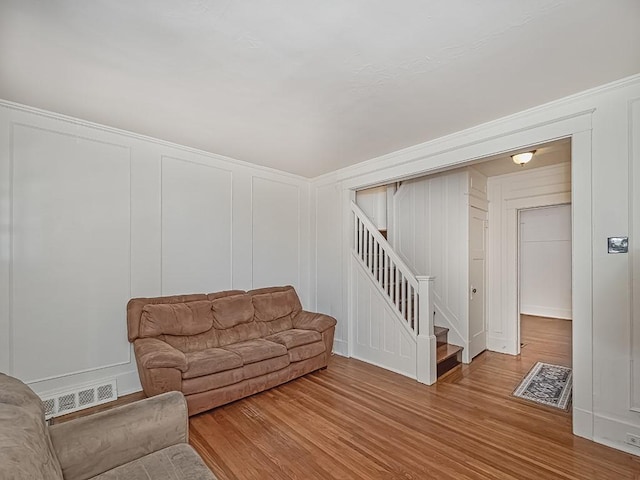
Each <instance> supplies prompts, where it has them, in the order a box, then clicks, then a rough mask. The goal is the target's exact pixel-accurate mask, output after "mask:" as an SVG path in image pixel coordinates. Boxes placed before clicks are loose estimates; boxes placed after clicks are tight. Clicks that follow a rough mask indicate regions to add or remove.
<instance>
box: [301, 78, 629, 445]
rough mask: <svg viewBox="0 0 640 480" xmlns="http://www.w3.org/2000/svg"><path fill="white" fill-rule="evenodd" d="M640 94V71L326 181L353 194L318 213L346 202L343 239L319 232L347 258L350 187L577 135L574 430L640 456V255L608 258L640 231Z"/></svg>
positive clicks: (328, 248) (346, 290)
mask: <svg viewBox="0 0 640 480" xmlns="http://www.w3.org/2000/svg"><path fill="white" fill-rule="evenodd" d="M639 99H640V76H635V77H630V78H628V79H624V80H621V81H619V82H615V83H612V84H609V85H605V86H603V87H600V88H598V89H593V90H591V91H588V92H584V93H581V94H578V95H574V96H571V97H567V98H565V99H561V100H558V101H556V102H553V103H550V104H547V105H543V106H540V107H536V108H533V109H531V110H528V111H525V112H521V113H518V114H516V115H511V116H509V117H505V118H503V119H499V120H496V121H493V122H490V123H487V124H483V125H480V126H478V127H474V128H471V129H468V130H465V131H462V132H458V133H455V134H453V135H449V136H446V137H442V138H440V139H437V140H434V141H431V142H427V143H424V144H421V145H416V146H414V147H410V148H407V149H404V150H401V151H398V152H394V153H392V154H389V155H384V156H382V157H378V158H375V159H372V160H370V161H367V162H362V163H360V164H357V165H354V166H352V167H348V168H345V169H342V170H339V171H337V172H333V173H332V174H330V175H326V176H322V177H319V178H317V179H315V180H314V182H313V187H312V189H313V190H317V189H318V188H320V187H321V188H323V189H325V190H326V189H330V188H331V185H333V186H334V187H335V188H336V189H343V191H344V192H345V193H343V194H342V195H340V194H336V195H335V196H332V198H331V201H327V199H320V198H319V197H317V196H316V197H315V200H314V201H316V205H315V209H314V210H315V211H316V212H317V214H318V215H324V213H323V212H324V211H325V209H327V208H330V209H334V208H335V202H337V201H340V202H342V205H341V212H342V225H343V227H344V226H345V225H346V226H347V228H346V229H345V231H344V232H343V233H342V239H341V242H337V241H335V239H332V240H331V241H330V242H327V243H322V244H321V242H319V241H318V238H319V237H318V236H317V235H318V233H319V232H318V231H313V232H312V235H313V236H314V240H313V242H314V243H315V245H317V249H316V255H317V256H320V255H322V258H326V257H331V256H336V255H343V254H344V249H345V246H346V247H348V246H349V244H350V243H349V242H350V241H351V239H350V232H349V225H350V223H349V222H352V220H350V216H349V211H350V210H349V203H348V198H349V195H348V194H347V193H346V192H348V191H349V190H351V189H361V188H365V187H367V186H371V185H380V184H385V183H391V182H395V181H398V180H402V179H406V178H408V177H413V176H417V175H423V174H428V173H430V172H431V173H433V172H435V171H438V170H441V169H443V168H448V167H452V166H459V165H461V164H464V163H465V162H468V161H472V160H476V159H481V158H485V157H488V156H492V155H497V154H501V153H504V152H509V151H513V150H515V149H520V148H524V147H528V146H535V145H540V144H542V143H546V142H549V141H551V140H555V139H559V138H566V137H571V138H572V165H573V174H572V185H571V192H572V193H571V198H570V201H571V203H572V207H573V219H572V220H573V227H572V228H573V289H572V290H573V305H572V313H573V319H572V320H573V368H574V400H573V428H574V432H575V433H577V434H578V435H580V436H583V437H587V438H593V439H595V440H596V441H599V442H602V443H605V444H608V445H612V446H615V447H616V448H619V449H624V450H627V451H633V452H634V453H638V451H637V450H635V449H633V447H629V446H628V445H626V444H625V443H624V440H625V437H626V434H627V432H629V433H634V434H636V435H639V434H640V413H639V412H640V407H638V405H640V375H638V371H637V368H636V369H633V370H632V366H631V365H632V359H633V360H635V361H634V364H635V365H637V364H640V334H639V333H638V332H639V331H640V306H639V305H638V300H637V298H638V297H640V294H639V293H638V291H639V290H638V288H639V287H638V283H640V281H639V280H638V279H639V278H640V273H638V268H639V265H640V264H639V263H638V261H637V257H638V256H639V255H640V253H638V250H637V246H635V242H634V241H633V238H631V239H630V240H631V241H630V245H631V250H632V254H633V255H634V257H633V261H632V258H631V256H630V255H627V254H618V255H610V254H607V251H606V245H607V237H608V236H621V235H629V234H630V232H635V233H637V232H638V228H639V227H638V225H640V217H639V215H638V208H636V206H637V205H638V204H639V203H640V202H638V191H640V177H639V176H638V174H637V171H638V170H640V166H639V162H640V156H639V154H638V152H639V151H640V139H639V138H638V130H639V125H640V112H639V107H638V105H639V104H640V100H639ZM631 179H633V180H631ZM632 205H633V208H630V207H631V206H632ZM332 212H333V210H332ZM331 215H335V213H331ZM335 221H336V222H337V223H340V219H338V218H335ZM351 224H352V223H351ZM489 229H490V230H491V227H490V228H489ZM488 260H489V261H491V259H490V258H489V259H488ZM341 274H342V275H343V284H342V291H343V295H342V298H343V299H345V301H344V302H343V303H344V305H343V311H342V315H341V316H342V317H344V318H347V316H348V315H349V303H348V301H347V300H348V298H349V294H350V292H351V290H350V289H351V288H352V287H351V286H350V285H349V272H348V270H347V271H345V269H344V268H336V269H335V270H334V271H333V272H332V273H330V272H328V271H325V274H324V276H325V278H327V279H332V280H331V281H335V280H334V279H335V278H337V277H338V276H340V275H341ZM507 283H508V280H503V282H502V284H503V285H507ZM316 287H317V290H316V292H314V293H315V294H316V295H318V293H319V292H320V291H323V290H325V291H326V289H327V286H326V285H323V284H322V283H321V282H320V281H319V282H318V283H317V285H316ZM505 288H506V287H505ZM632 292H635V295H634V296H633V297H632ZM634 302H635V303H634ZM632 305H633V306H634V308H633V309H632ZM630 332H633V334H632V338H633V340H632V341H630Z"/></svg>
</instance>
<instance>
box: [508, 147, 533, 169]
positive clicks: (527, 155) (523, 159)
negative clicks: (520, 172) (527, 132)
mask: <svg viewBox="0 0 640 480" xmlns="http://www.w3.org/2000/svg"><path fill="white" fill-rule="evenodd" d="M534 153H536V151H535V150H532V151H531V152H523V153H516V154H515V155H511V158H512V159H513V163H515V164H516V165H520V166H522V165H524V164H525V163H527V162H529V161H530V160H531V159H532V158H533V154H534Z"/></svg>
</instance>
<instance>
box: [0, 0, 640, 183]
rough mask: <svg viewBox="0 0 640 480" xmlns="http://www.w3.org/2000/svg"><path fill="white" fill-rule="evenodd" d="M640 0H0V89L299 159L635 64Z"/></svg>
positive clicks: (470, 115) (450, 123)
mask: <svg viewBox="0 0 640 480" xmlns="http://www.w3.org/2000/svg"><path fill="white" fill-rule="evenodd" d="M638 45H640V2H639V1H638V0H611V1H603V0H518V1H513V0H448V1H444V0H441V1H434V0H396V1H389V0H350V1H347V0H323V1H317V0H316V1H311V0H289V1H284V0H273V1H269V2H265V1H257V0H243V1H238V0H236V1H233V0H224V1H222V0H221V1H215V0H180V1H179V0H130V1H126V0H91V1H80V0H48V1H45V0H41V1H36V0H2V1H0V98H4V99H7V100H12V101H15V102H19V103H24V104H27V105H31V106H36V107H40V108H44V109H48V110H52V111H55V112H60V113H64V114H68V115H72V116H75V117H79V118H83V119H86V120H91V121H94V122H98V123H102V124H106V125H109V126H114V127H119V128H123V129H126V130H131V131H134V132H137V133H142V134H146V135H151V136H154V137H158V138H161V139H164V140H169V141H173V142H177V143H180V144H184V145H188V146H191V147H196V148H201V149H204V150H207V151H210V152H213V153H218V154H222V155H227V156H230V157H234V158H236V159H240V160H245V161H248V162H252V163H256V164H261V165H267V166H271V167H274V168H278V169H281V170H286V171H289V172H293V173H298V174H301V175H304V176H309V177H312V176H316V175H318V174H321V173H324V172H328V171H331V170H335V169H337V168H340V167H344V166H347V165H351V164H354V163H357V162H360V161H363V160H367V159H370V158H373V157H376V156H379V155H382V154H385V153H389V152H392V151H395V150H398V149H401V148H404V147H408V146H411V145H414V144H417V143H421V142H424V141H427V140H430V139H433V138H437V137H440V136H442V135H444V134H447V133H452V132H455V131H458V130H461V129H464V128H466V127H470V126H473V125H476V124H479V123H482V122H485V121H489V120H492V119H495V118H499V117H501V116H504V115H507V114H510V113H514V112H517V111H520V110H523V109H526V108H528V107H532V106H535V105H539V104H541V103H544V102H547V101H551V100H554V99H557V98H561V97H563V96H566V95H568V94H571V93H574V92H578V91H581V90H584V89H587V88H589V87H593V86H596V85H600V84H603V83H606V82H609V81H612V80H615V79H619V78H622V77H625V76H628V75H631V74H634V73H638V72H640V53H639V50H638Z"/></svg>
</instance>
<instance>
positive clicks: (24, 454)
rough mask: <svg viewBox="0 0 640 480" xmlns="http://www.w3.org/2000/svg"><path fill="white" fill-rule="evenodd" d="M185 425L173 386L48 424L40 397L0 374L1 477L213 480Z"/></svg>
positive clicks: (28, 479)
mask: <svg viewBox="0 0 640 480" xmlns="http://www.w3.org/2000/svg"><path fill="white" fill-rule="evenodd" d="M188 424H189V419H188V417H187V404H186V402H185V401H184V397H183V396H182V394H181V393H179V392H170V393H165V394H164V395H159V396H157V397H154V398H147V399H144V400H140V401H139V402H134V403H130V404H128V405H123V406H121V407H116V408H113V409H111V410H107V411H105V412H100V413H96V414H93V415H88V416H86V417H82V418H76V419H75V420H70V421H68V422H64V423H60V424H59V425H53V426H51V427H47V424H46V423H45V421H44V409H43V408H42V401H41V400H40V398H39V397H38V396H37V395H36V394H35V393H34V392H33V391H32V390H31V389H30V388H29V387H28V386H26V385H25V384H24V383H22V382H21V381H20V380H18V379H16V378H13V377H10V376H8V375H4V374H2V373H0V479H2V480H9V479H11V480H88V479H93V480H118V479H125V478H126V479H127V480H148V479H150V478H152V479H154V480H162V479H167V480H179V479H185V480H215V478H216V477H215V476H214V475H213V473H211V471H210V470H209V469H208V468H207V466H206V465H205V464H204V462H203V461H202V459H201V458H200V456H199V455H198V454H197V453H196V451H195V450H194V449H193V448H192V447H191V446H190V445H189V443H188V442H189V425H188Z"/></svg>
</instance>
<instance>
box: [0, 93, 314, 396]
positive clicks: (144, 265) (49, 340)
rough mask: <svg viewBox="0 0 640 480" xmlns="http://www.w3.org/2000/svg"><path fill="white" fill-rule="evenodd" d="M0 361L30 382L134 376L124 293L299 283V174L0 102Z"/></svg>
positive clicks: (122, 380)
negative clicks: (127, 334) (253, 164)
mask: <svg viewBox="0 0 640 480" xmlns="http://www.w3.org/2000/svg"><path fill="white" fill-rule="evenodd" d="M0 132H4V133H3V134H2V135H0V213H1V216H0V218H1V224H0V228H1V229H0V371H3V372H7V373H9V374H13V375H16V376H18V377H19V378H21V379H22V380H25V381H27V382H28V383H30V385H31V386H32V387H33V388H34V389H35V390H36V391H37V392H39V393H46V392H50V391H53V390H55V391H60V390H65V389H67V388H73V387H74V386H76V385H80V384H86V383H93V382H96V381H100V380H102V379H111V378H116V380H117V386H118V391H119V393H120V394H124V393H129V392H133V391H136V390H139V389H140V384H139V381H138V378H137V372H136V367H135V362H134V361H133V356H132V352H131V348H130V345H129V342H128V341H127V337H126V318H125V306H126V302H127V301H128V299H129V298H131V297H137V296H157V295H167V294H176V293H186V292H210V291H216V290H223V289H230V288H241V289H250V288H257V287H262V286H266V285H272V284H276V283H277V284H284V283H288V284H292V285H294V286H295V287H296V288H297V290H298V292H299V294H300V297H301V300H302V302H303V305H305V306H308V307H311V306H312V305H310V303H309V302H310V296H309V279H310V255H309V251H310V250H309V248H310V244H309V228H310V224H309V217H310V210H309V181H308V180H306V179H304V178H301V177H297V176H295V175H290V174H287V173H282V172H277V171H275V170H270V169H267V168H262V167H257V166H251V165H249V164H246V163H243V162H237V161H234V160H231V159H228V158H225V157H220V156H216V155H212V154H207V153H205V152H201V151H197V150H194V149H190V148H187V147H180V146H177V145H173V144H170V143H167V142H163V141H160V140H155V139H151V138H147V137H143V136H139V135H136V134H133V133H129V132H124V131H120V130H115V129H112V128H108V127H103V126H100V125H95V124H90V123H88V122H83V121H81V120H77V119H72V118H68V117H64V116H61V115H56V114H53V113H49V112H43V111H40V110H36V109H31V108H28V107H23V106H20V105H15V104H11V103H8V102H3V103H0Z"/></svg>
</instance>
